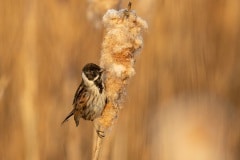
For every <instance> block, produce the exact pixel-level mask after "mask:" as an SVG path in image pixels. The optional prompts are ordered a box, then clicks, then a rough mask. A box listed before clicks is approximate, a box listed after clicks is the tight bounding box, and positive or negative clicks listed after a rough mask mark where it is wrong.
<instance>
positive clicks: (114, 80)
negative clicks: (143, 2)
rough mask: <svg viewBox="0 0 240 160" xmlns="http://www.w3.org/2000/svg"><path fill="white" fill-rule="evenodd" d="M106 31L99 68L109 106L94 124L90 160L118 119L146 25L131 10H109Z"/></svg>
mask: <svg viewBox="0 0 240 160" xmlns="http://www.w3.org/2000/svg"><path fill="white" fill-rule="evenodd" d="M103 24H104V27H105V30H106V33H105V36H104V40H103V44H102V52H101V59H100V66H101V67H103V68H104V69H106V74H105V77H104V78H105V79H104V81H105V86H106V93H107V98H108V103H107V104H106V106H105V109H104V111H103V113H102V116H101V117H100V118H98V119H96V120H95V121H94V124H95V129H96V131H97V133H98V136H97V140H96V146H95V149H94V156H93V159H94V160H96V159H98V157H99V154H100V149H101V144H102V139H101V138H103V137H105V136H106V134H107V132H108V131H109V129H110V128H111V127H112V126H113V124H114V122H115V121H116V120H117V117H118V114H119V111H120V109H121V108H122V102H123V99H124V97H125V95H126V87H127V85H128V82H129V79H130V78H131V77H132V76H133V75H134V74H135V70H134V63H135V56H136V54H138V53H140V51H141V49H142V47H143V38H142V32H143V30H144V29H146V28H147V23H146V22H145V21H144V20H143V19H141V18H140V17H138V16H137V15H136V13H135V12H134V11H133V10H131V3H129V6H128V8H127V9H122V10H119V11H116V10H113V9H111V10H108V11H107V12H106V14H105V15H104V16H103Z"/></svg>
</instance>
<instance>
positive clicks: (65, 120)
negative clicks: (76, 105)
mask: <svg viewBox="0 0 240 160" xmlns="http://www.w3.org/2000/svg"><path fill="white" fill-rule="evenodd" d="M73 113H74V109H73V110H72V111H71V112H70V113H69V114H68V116H67V117H66V118H65V119H64V120H63V121H62V123H61V124H63V123H65V122H67V121H68V118H70V117H71V116H72V115H73Z"/></svg>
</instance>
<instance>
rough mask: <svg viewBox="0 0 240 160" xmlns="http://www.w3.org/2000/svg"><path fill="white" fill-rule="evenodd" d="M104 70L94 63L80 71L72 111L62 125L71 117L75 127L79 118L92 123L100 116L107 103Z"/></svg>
mask: <svg viewBox="0 0 240 160" xmlns="http://www.w3.org/2000/svg"><path fill="white" fill-rule="evenodd" d="M104 71H105V69H103V68H101V67H100V66H98V65H96V64H94V63H88V64H86V65H85V66H84V67H83V69H82V81H81V83H80V85H79V87H78V88H77V90H76V92H75V96H74V99H73V103H72V105H73V109H72V111H71V112H70V113H69V114H68V115H67V116H66V118H65V119H64V120H63V121H62V124H63V123H65V122H66V121H68V119H69V118H70V117H71V116H73V117H74V120H75V123H76V127H77V126H78V125H79V120H80V118H83V119H85V120H90V121H93V120H94V119H96V118H98V117H100V116H101V114H102V112H103V109H104V107H105V105H106V103H107V97H106V93H105V86H104V83H103V72H104Z"/></svg>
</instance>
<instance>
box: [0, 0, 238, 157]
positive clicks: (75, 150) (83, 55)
mask: <svg viewBox="0 0 240 160" xmlns="http://www.w3.org/2000/svg"><path fill="white" fill-rule="evenodd" d="M122 4H124V6H125V5H126V4H127V1H122ZM133 8H134V9H135V10H136V11H137V13H138V15H139V16H141V17H143V18H144V19H146V20H147V21H148V24H149V29H148V32H147V34H145V37H144V48H143V50H142V54H141V55H140V56H138V57H137V63H136V72H137V74H136V75H135V76H134V78H133V79H131V81H130V85H129V87H128V95H127V98H126V102H125V106H124V109H123V110H122V111H121V113H120V117H119V119H118V122H117V125H115V127H114V128H113V130H112V132H111V134H110V135H109V137H107V138H106V139H105V142H104V148H103V152H102V159H104V160H105V159H111V160H122V159H129V160H132V159H141V160H149V159H153V160H155V159H156V160H158V159H161V160H171V159H178V160H182V159H184V160H192V159H193V157H196V158H195V159H199V160H208V159H209V160H215V159H216V160H221V159H224V160H226V159H227V160H237V159H239V158H240V154H239V150H240V128H239V126H240V118H239V117H240V112H239V109H240V99H239V95H240V63H239V60H240V45H239V44H240V38H239V37H240V29H239V28H240V1H239V0H219V1H209V0H201V1H196V0H182V1H177V0H168V1H157V0H155V1H153V0H151V1H147V3H146V4H145V2H144V1H140V2H139V3H138V1H133ZM87 9H88V7H87V1H81V0H71V1H70V0H69V1H68V0H56V1H47V0H41V1H37V0H25V1H23V0H19V1H16V0H2V1H1V2H0V19H1V20H0V159H3V160H13V159H18V160H52V159H67V160H76V159H90V158H91V152H92V140H93V124H92V123H91V122H87V121H83V120H82V121H80V125H79V127H77V128H76V127H75V125H74V123H73V121H72V120H70V121H69V122H68V123H67V124H65V125H64V126H62V127H61V125H60V123H61V121H62V120H63V118H64V116H65V114H66V113H67V112H68V111H69V108H71V102H72V98H73V95H74V92H75V89H76V88H77V86H78V84H79V83H80V81H81V68H82V67H83V65H84V64H86V63H87V62H94V63H99V58H100V49H101V43H102V30H101V29H96V28H95V26H94V23H93V22H92V21H89V20H88V19H87V16H86V14H87ZM172 146H174V147H172Z"/></svg>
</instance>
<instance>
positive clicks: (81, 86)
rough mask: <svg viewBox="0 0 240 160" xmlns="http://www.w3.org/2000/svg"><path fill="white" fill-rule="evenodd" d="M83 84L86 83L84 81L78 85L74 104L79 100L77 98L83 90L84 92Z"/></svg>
mask: <svg viewBox="0 0 240 160" xmlns="http://www.w3.org/2000/svg"><path fill="white" fill-rule="evenodd" d="M83 85H84V83H83V81H82V82H81V84H80V85H79V86H78V89H77V90H76V92H75V95H74V99H73V103H72V104H73V105H74V104H75V103H76V102H77V99H78V98H79V97H80V95H81V92H83V89H84V87H83Z"/></svg>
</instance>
